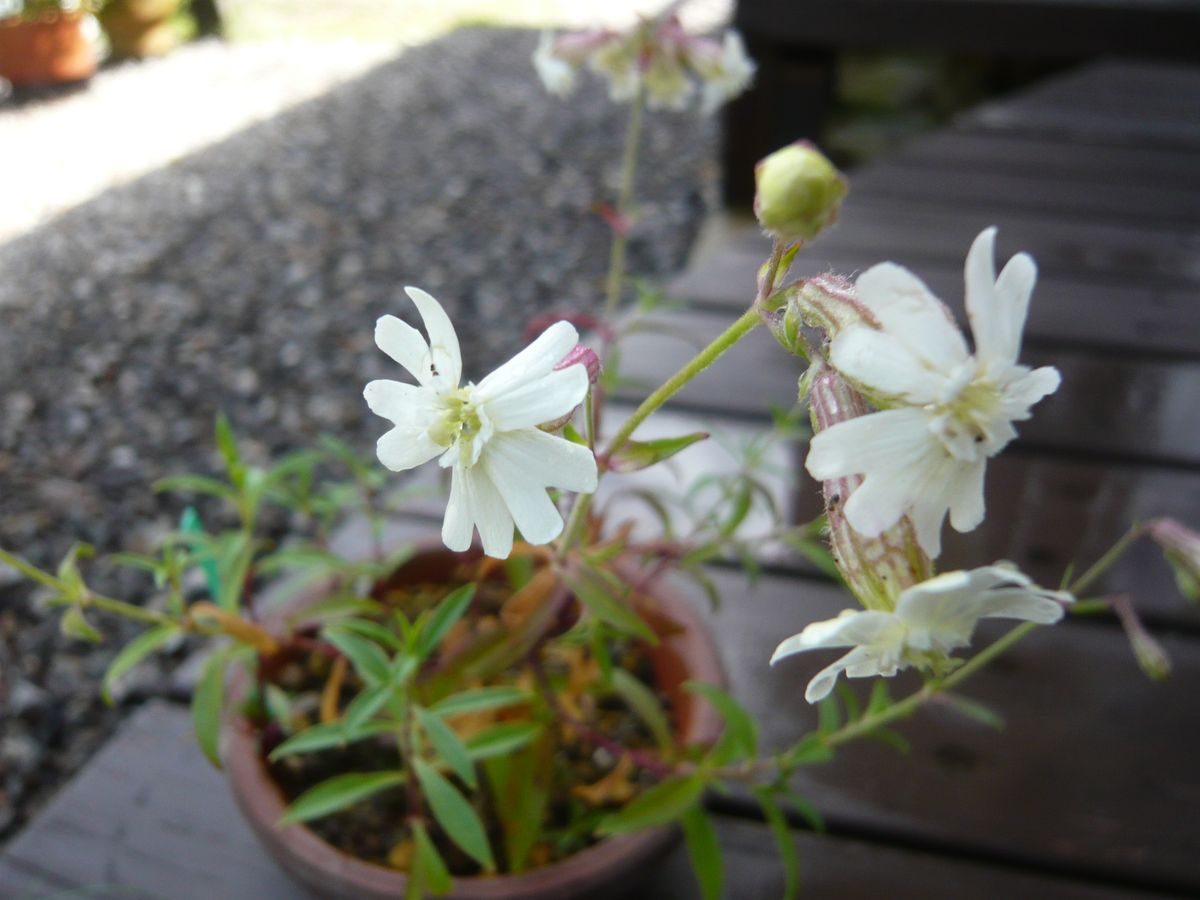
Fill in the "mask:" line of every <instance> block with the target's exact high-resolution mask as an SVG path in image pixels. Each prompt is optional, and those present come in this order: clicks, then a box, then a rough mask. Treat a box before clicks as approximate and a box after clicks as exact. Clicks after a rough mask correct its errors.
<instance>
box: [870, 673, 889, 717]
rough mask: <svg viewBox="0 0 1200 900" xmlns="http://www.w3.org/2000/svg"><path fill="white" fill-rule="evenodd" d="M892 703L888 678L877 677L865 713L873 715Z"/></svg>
mask: <svg viewBox="0 0 1200 900" xmlns="http://www.w3.org/2000/svg"><path fill="white" fill-rule="evenodd" d="M891 705H892V695H891V692H890V691H889V690H888V683H887V679H885V678H876V679H875V683H874V684H872V685H871V696H870V697H869V698H868V699H867V711H866V712H865V713H864V715H867V716H873V715H876V714H877V713H881V712H883V711H884V710H885V709H887V708H888V707H889V706H891Z"/></svg>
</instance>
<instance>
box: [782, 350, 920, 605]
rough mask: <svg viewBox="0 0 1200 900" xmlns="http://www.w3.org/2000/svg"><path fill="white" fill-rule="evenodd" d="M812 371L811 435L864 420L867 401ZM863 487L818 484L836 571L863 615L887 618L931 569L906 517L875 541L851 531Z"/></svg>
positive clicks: (843, 481)
mask: <svg viewBox="0 0 1200 900" xmlns="http://www.w3.org/2000/svg"><path fill="white" fill-rule="evenodd" d="M819 367H820V368H819ZM812 368H813V369H818V368H819V370H818V371H816V372H815V373H814V375H813V377H812V378H811V380H810V384H811V388H810V393H809V397H808V400H809V408H810V410H811V412H812V422H813V431H814V432H816V433H820V432H821V431H824V430H825V429H827V428H831V427H833V426H834V425H836V424H838V423H839V422H847V421H849V420H850V419H855V418H858V417H859V416H864V415H867V413H868V411H869V410H868V408H867V404H866V401H865V400H864V399H863V397H862V395H861V394H859V393H858V392H857V391H856V390H854V388H852V387H851V386H850V385H849V384H847V383H846V381H845V380H844V379H843V378H842V376H841V375H839V374H838V373H837V372H834V371H833V370H831V369H827V368H823V367H821V364H820V363H815V364H814V365H813V367H812ZM801 399H802V400H803V399H804V398H803V397H801ZM862 481H863V479H862V476H861V475H849V476H846V477H843V478H832V479H829V480H828V481H825V482H823V483H822V491H823V493H824V496H825V515H826V518H827V519H828V521H829V542H830V544H831V546H832V550H833V556H834V560H835V561H836V562H837V567H838V570H839V571H840V572H841V573H842V577H843V578H844V579H845V581H846V585H847V586H848V587H849V588H850V590H851V592H853V594H854V596H855V597H856V598H858V601H859V602H860V603H861V604H862V605H863V606H864V607H866V608H867V609H874V610H882V611H884V612H890V611H892V610H893V609H895V608H896V601H897V599H898V598H899V596H900V594H901V593H902V592H903V591H904V590H905V589H907V588H910V587H912V586H913V585H916V584H919V583H921V582H922V581H926V580H928V579H929V578H931V577H933V564H932V563H931V562H930V559H929V557H928V556H927V555H926V554H925V552H924V551H923V550H922V549H921V545H920V543H919V542H918V541H917V536H916V532H915V530H914V529H913V526H912V523H911V522H910V521H909V520H908V519H907V518H906V517H904V518H901V519H900V520H899V521H898V522H896V523H895V524H894V525H892V526H891V527H890V528H888V529H886V530H885V531H883V532H882V533H881V534H879V535H878V536H877V537H867V536H865V535H862V534H859V533H858V532H857V531H855V530H854V529H853V528H851V527H850V523H849V522H847V521H846V515H845V512H844V509H845V506H846V502H847V501H848V500H849V499H850V496H851V494H853V493H854V491H855V490H857V488H858V487H859V485H861V484H862Z"/></svg>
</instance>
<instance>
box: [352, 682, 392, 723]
mask: <svg viewBox="0 0 1200 900" xmlns="http://www.w3.org/2000/svg"><path fill="white" fill-rule="evenodd" d="M394 691H395V688H394V686H393V685H391V684H386V683H385V684H376V685H373V686H372V687H369V688H367V689H366V690H364V691H363V692H362V693H360V694H359V695H358V696H357V697H355V698H354V699H353V700H351V701H350V703H349V704H348V705H347V706H346V714H345V717H344V725H343V727H344V728H345V732H346V734H348V735H349V734H353V733H354V732H356V731H357V730H358V729H360V728H362V726H363V725H364V724H366V723H367V722H368V721H370V719H371V718H372V717H373V716H374V715H375V713H377V712H379V710H381V709H383V707H384V704H386V703H387V702H388V700H390V699H391V698H392V695H393V692H394Z"/></svg>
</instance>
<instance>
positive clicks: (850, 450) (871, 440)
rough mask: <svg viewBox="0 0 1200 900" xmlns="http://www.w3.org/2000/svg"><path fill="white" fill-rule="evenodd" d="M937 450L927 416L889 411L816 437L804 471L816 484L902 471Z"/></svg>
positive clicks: (826, 430) (838, 424)
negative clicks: (853, 476)
mask: <svg viewBox="0 0 1200 900" xmlns="http://www.w3.org/2000/svg"><path fill="white" fill-rule="evenodd" d="M931 449H938V450H940V447H937V446H936V439H935V438H934V437H933V435H932V434H931V432H930V431H929V417H928V414H927V413H925V412H924V411H922V410H919V409H889V410H885V411H884V412H877V413H871V414H869V415H865V416H859V417H858V418H856V419H849V420H847V421H845V422H838V423H837V424H836V425H833V426H831V427H830V428H826V429H825V430H824V431H821V432H819V433H818V434H816V435H815V436H814V437H813V439H812V441H811V443H810V444H809V449H808V457H807V458H806V459H805V461H804V467H805V468H806V469H808V473H809V474H810V475H812V477H813V478H815V479H817V480H818V481H827V480H828V479H830V478H842V477H845V476H846V475H857V474H869V473H870V472H872V471H875V470H878V469H886V470H887V471H889V472H891V471H902V470H903V469H905V468H907V467H908V466H912V465H917V464H919V461H920V460H921V459H922V458H923V457H925V456H927V455H928V454H929V453H930V451H931Z"/></svg>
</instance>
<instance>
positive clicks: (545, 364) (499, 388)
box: [475, 322, 579, 402]
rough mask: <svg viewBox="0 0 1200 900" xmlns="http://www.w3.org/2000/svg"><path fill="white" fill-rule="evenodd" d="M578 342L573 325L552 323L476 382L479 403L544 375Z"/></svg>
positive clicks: (577, 335) (577, 333) (497, 396)
mask: <svg viewBox="0 0 1200 900" xmlns="http://www.w3.org/2000/svg"><path fill="white" fill-rule="evenodd" d="M578 342H579V332H577V331H576V330H575V326H574V325H572V324H571V323H570V322H555V323H554V324H553V325H551V326H550V327H549V328H547V329H546V330H545V331H543V332H542V333H541V334H540V335H539V336H538V338H537V340H535V341H534V342H533V343H532V344H530V345H529V346H528V347H526V348H525V349H524V350H522V351H521V352H520V353H518V354H517V355H516V356H514V357H513V358H512V359H510V360H509V361H508V362H506V363H505V364H504V365H502V366H501V367H500V368H498V369H496V370H495V371H494V372H492V373H491V374H490V375H488V376H487V378H485V379H483V381H481V382H479V385H478V386H477V387H476V388H475V392H476V396H477V397H478V398H479V400H480V401H483V402H487V401H491V400H495V399H497V398H499V397H502V396H503V395H504V394H506V393H508V392H509V391H512V390H516V389H517V388H519V387H521V386H522V385H525V384H527V383H529V382H530V381H534V380H536V379H538V378H541V377H543V376H545V375H548V374H549V373H550V372H552V371H553V370H554V367H555V366H556V365H558V364H559V363H560V362H562V358H563V357H564V356H566V355H567V353H568V352H570V350H571V348H572V347H574V346H575V345H576V344H577V343H578Z"/></svg>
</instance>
